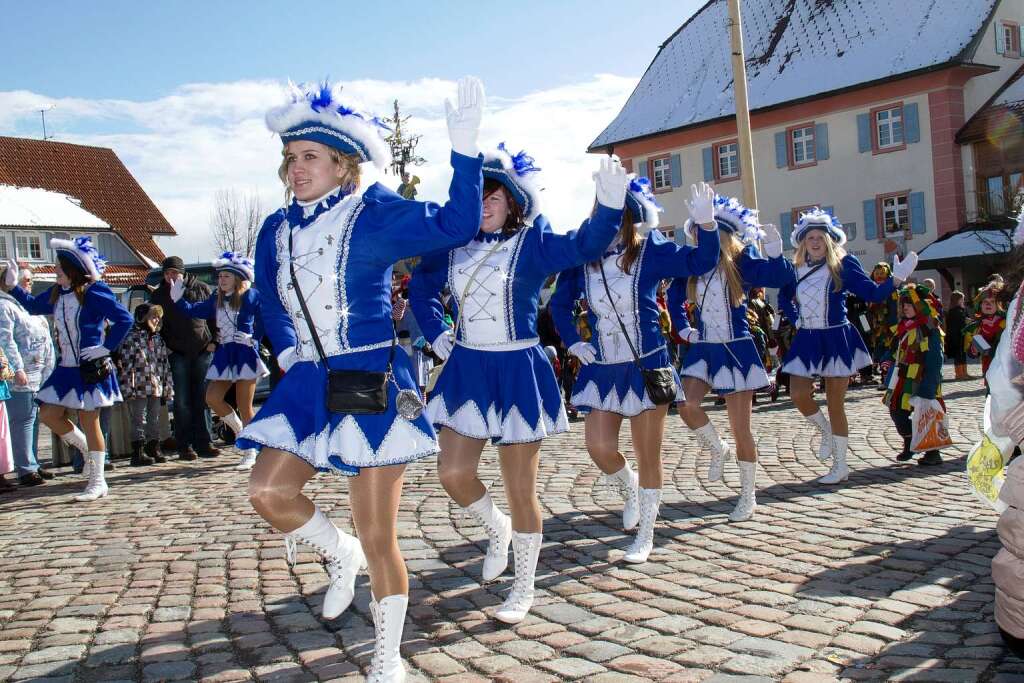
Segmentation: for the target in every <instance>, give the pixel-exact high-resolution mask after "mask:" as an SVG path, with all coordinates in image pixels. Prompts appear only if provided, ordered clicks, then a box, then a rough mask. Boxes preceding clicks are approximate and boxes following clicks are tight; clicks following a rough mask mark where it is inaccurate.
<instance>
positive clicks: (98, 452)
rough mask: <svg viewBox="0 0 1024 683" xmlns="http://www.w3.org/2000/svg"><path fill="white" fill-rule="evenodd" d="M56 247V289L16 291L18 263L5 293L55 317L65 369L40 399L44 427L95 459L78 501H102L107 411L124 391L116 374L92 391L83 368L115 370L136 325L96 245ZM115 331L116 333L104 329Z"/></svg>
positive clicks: (60, 367) (80, 242)
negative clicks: (103, 365) (72, 415)
mask: <svg viewBox="0 0 1024 683" xmlns="http://www.w3.org/2000/svg"><path fill="white" fill-rule="evenodd" d="M50 247H51V248H52V249H53V250H54V251H55V252H56V253H57V264H56V272H57V284H55V285H54V286H53V287H51V288H50V289H48V290H47V291H45V292H41V293H39V294H38V295H36V296H32V294H30V293H29V292H26V291H25V290H24V289H22V288H21V287H16V286H15V283H16V280H17V275H18V266H17V264H15V263H14V262H13V261H12V262H11V264H10V266H9V267H8V268H7V272H6V273H5V275H4V277H5V282H4V285H5V286H6V287H11V288H12V289H11V290H10V294H11V296H13V297H14V298H15V299H17V300H18V303H20V304H21V305H22V306H24V307H25V310H27V311H28V312H29V313H31V314H33V315H52V316H53V321H54V327H55V329H56V330H57V345H58V347H59V349H60V362H59V363H58V364H57V367H56V368H54V370H53V373H52V374H51V375H50V376H49V377H48V378H47V379H46V381H45V382H43V385H42V387H40V389H39V393H37V394H36V403H38V404H39V405H40V408H39V419H40V421H41V422H42V423H43V424H45V425H46V426H47V427H49V428H50V430H51V431H52V432H53V433H54V434H56V435H58V436H59V437H60V439H61V441H63V442H64V443H66V444H68V445H69V446H74V447H75V448H77V449H78V450H79V451H81V452H82V453H87V454H88V456H87V459H86V467H87V468H88V482H87V483H86V486H85V492H84V493H82V494H81V495H79V496H76V497H75V500H78V501H90V500H96V499H97V498H103V497H104V496H106V495H107V491H108V487H107V482H106V479H105V478H104V476H103V466H104V461H105V460H106V451H107V445H106V442H105V441H104V439H103V430H102V429H101V428H100V408H106V407H109V406H112V405H114V404H115V403H120V402H121V400H122V399H121V389H120V388H119V387H118V385H117V373H116V372H113V371H112V372H110V374H108V375H107V376H106V377H105V378H104V379H102V380H100V381H99V382H94V383H90V384H86V383H85V381H84V380H83V378H82V372H81V370H80V369H79V368H80V366H81V364H82V361H97V360H99V359H102V358H107V361H106V362H107V363H111V368H112V367H113V365H112V362H111V361H110V360H109V356H110V354H111V352H112V351H114V350H115V349H116V348H117V347H118V346H119V345H120V344H121V342H122V341H124V338H125V337H126V336H128V333H129V332H130V331H131V329H132V325H133V323H134V319H133V318H132V314H131V313H129V312H128V310H127V309H126V308H125V307H124V306H122V305H121V304H120V303H119V302H118V300H117V298H116V297H115V296H114V293H113V292H112V291H110V287H108V286H107V285H106V283H104V282H102V280H101V278H102V277H103V271H104V270H105V269H106V267H107V263H106V261H105V260H104V259H103V257H102V256H101V255H100V253H99V252H98V251H97V250H96V247H94V246H93V244H92V238H91V237H76V238H75V239H74V240H62V239H52V240H50ZM108 323H109V325H110V327H109V329H105V328H106V326H107V324H108ZM68 410H77V411H78V422H79V424H81V426H82V428H81V429H79V428H78V427H76V426H75V424H74V423H73V422H71V420H69V419H68V417H67V411H68Z"/></svg>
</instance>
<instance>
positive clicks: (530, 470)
mask: <svg viewBox="0 0 1024 683" xmlns="http://www.w3.org/2000/svg"><path fill="white" fill-rule="evenodd" d="M540 443H541V442H540V441H534V442H532V443H521V444H512V445H508V446H499V447H498V457H499V458H500V460H501V478H502V480H503V481H504V482H505V496H506V497H507V498H508V507H509V509H510V510H511V511H512V528H513V529H515V530H516V531H517V532H519V533H526V534H539V533H540V532H541V528H542V523H541V516H540V503H539V502H538V501H537V467H538V465H539V464H540Z"/></svg>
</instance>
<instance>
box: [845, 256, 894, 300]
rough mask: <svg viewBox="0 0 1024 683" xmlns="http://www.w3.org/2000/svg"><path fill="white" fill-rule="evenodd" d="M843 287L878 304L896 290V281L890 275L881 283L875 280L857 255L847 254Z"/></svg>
mask: <svg viewBox="0 0 1024 683" xmlns="http://www.w3.org/2000/svg"><path fill="white" fill-rule="evenodd" d="M843 287H845V288H846V290H847V291H849V292H853V293H854V294H856V295H857V296H859V297H860V298H861V299H864V300H865V301H870V302H871V303H874V304H877V303H880V302H882V301H885V299H886V298H888V296H889V295H890V294H892V293H893V291H895V289H896V281H895V280H894V279H893V277H892V276H891V275H890V276H889V277H888V278H887V279H886V280H885V282H882V283H881V284H879V283H877V282H875V281H874V280H872V279H871V278H870V277H868V274H867V273H865V272H864V268H862V267H861V265H860V261H859V260H858V259H857V257H856V256H854V255H853V254H847V255H846V256H844V257H843Z"/></svg>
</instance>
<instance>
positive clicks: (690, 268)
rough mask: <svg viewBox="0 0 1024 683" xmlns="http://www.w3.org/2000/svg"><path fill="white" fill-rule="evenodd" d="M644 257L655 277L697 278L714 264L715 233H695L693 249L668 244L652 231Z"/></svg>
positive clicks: (700, 231)
mask: <svg viewBox="0 0 1024 683" xmlns="http://www.w3.org/2000/svg"><path fill="white" fill-rule="evenodd" d="M648 240H649V242H648V244H647V250H648V252H649V253H648V254H647V255H646V256H645V257H644V259H645V260H647V261H649V262H650V264H651V266H650V267H651V268H652V269H653V271H654V274H655V277H657V278H658V279H659V280H663V279H665V278H676V277H680V278H686V277H690V276H691V275H692V276H700V275H703V274H704V273H706V272H708V271H710V270H711V269H713V268H714V267H715V266H716V265H717V264H718V249H719V240H718V229H717V228H716V229H714V230H704V229H702V228H699V229H697V246H696V247H691V246H685V245H678V244H675V243H673V242H670V241H668V240H667V239H666V238H665V236H664V235H662V234H661V233H660V232H658V231H657V230H653V231H651V233H650V237H648Z"/></svg>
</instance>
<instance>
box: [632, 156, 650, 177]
mask: <svg viewBox="0 0 1024 683" xmlns="http://www.w3.org/2000/svg"><path fill="white" fill-rule="evenodd" d="M633 168H634V171H635V173H636V174H637V175H638V176H643V177H645V178H650V177H651V175H650V174H649V173H648V172H647V160H646V159H636V160H634V161H633Z"/></svg>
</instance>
